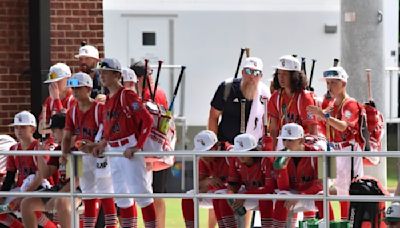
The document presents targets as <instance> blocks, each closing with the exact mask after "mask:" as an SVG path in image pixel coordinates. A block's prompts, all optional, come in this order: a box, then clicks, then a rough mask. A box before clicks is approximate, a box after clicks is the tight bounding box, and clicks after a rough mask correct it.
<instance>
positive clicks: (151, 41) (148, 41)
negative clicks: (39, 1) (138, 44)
mask: <svg viewBox="0 0 400 228" xmlns="http://www.w3.org/2000/svg"><path fill="white" fill-rule="evenodd" d="M142 44H143V46H156V33H155V32H143V33H142Z"/></svg>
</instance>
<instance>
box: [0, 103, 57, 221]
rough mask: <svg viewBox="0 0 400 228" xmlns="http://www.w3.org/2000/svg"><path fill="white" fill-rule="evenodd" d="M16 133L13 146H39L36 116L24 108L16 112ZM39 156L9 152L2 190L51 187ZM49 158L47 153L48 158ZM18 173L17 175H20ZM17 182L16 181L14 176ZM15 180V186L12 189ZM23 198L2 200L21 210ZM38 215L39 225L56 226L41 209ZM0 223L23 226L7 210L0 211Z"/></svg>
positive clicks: (19, 147)
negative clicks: (40, 165)
mask: <svg viewBox="0 0 400 228" xmlns="http://www.w3.org/2000/svg"><path fill="white" fill-rule="evenodd" d="M11 126H14V133H15V135H16V137H17V140H18V143H17V144H16V145H14V146H12V147H11V148H10V150H37V149H38V145H39V142H38V140H36V139H34V138H33V133H34V132H35V130H36V119H35V116H33V115H32V114H31V113H30V112H28V111H22V112H19V113H17V114H16V115H15V117H14V123H13V124H11ZM38 157H39V156H8V157H7V168H6V170H7V174H6V177H5V179H4V182H3V184H2V186H1V191H10V190H11V191H36V190H37V189H40V188H50V183H49V182H48V181H47V180H45V179H43V178H42V176H41V175H40V173H39V172H38V169H37V160H38ZM45 159H46V160H47V159H48V157H46V158H45ZM17 174H18V175H17ZM16 175H17V178H16V180H17V182H16V183H15V176H16ZM14 184H15V186H17V187H16V188H15V189H11V188H12V186H13V185H14ZM22 199H23V198H12V197H9V198H7V199H6V198H1V199H0V204H5V205H8V208H9V211H10V212H11V211H13V210H18V209H19V208H20V203H21V200H22ZM35 216H36V218H37V219H38V220H40V221H41V222H40V223H39V225H41V226H43V227H46V228H52V227H56V225H55V224H54V223H52V222H51V221H50V220H48V219H47V217H46V216H45V215H44V214H43V213H41V212H35ZM0 223H1V224H3V225H6V226H8V227H23V225H22V223H21V222H19V221H18V220H17V219H15V217H13V216H11V215H10V214H8V213H4V212H3V213H2V214H0Z"/></svg>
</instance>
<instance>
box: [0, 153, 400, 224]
mask: <svg viewBox="0 0 400 228" xmlns="http://www.w3.org/2000/svg"><path fill="white" fill-rule="evenodd" d="M0 155H13V156H15V155H17V156H21V155H50V156H60V155H61V152H60V151H52V152H49V151H0ZM72 155H73V156H70V158H69V159H70V162H69V164H70V172H71V173H70V183H71V191H70V192H69V193H67V192H66V193H60V192H0V193H1V196H19V197H26V196H29V197H70V198H71V205H72V208H73V210H72V212H73V213H71V217H72V223H73V224H74V222H75V218H76V213H74V212H75V203H74V202H75V198H77V197H79V198H81V197H94V198H108V197H114V198H192V199H193V202H194V214H195V221H194V223H195V224H194V225H195V227H196V228H197V227H199V221H198V218H199V198H212V199H265V200H272V199H275V200H301V199H304V200H322V201H323V207H324V219H325V221H329V211H328V202H329V201H343V200H344V201H358V202H378V201H400V196H371V195H368V196H362V195H357V196H354V195H352V196H337V195H336V196H335V195H332V196H330V195H329V194H328V191H327V190H328V178H327V157H337V156H340V157H345V156H352V157H363V156H375V157H400V153H399V152H398V151H394V152H369V151H368V152H367V151H363V152H331V151H329V152H304V151H300V152H293V151H291V152H281V151H279V152H277V151H273V152H265V151H249V152H229V151H206V152H199V151H168V152H137V153H136V154H135V156H162V155H174V156H183V157H191V158H192V159H193V190H194V193H193V194H188V193H163V194H157V193H153V194H117V193H109V194H105V193H104V194H103V193H102V194H98V193H78V192H75V187H74V186H73V185H74V183H75V177H74V175H73V172H74V167H73V166H74V163H75V162H74V156H91V155H87V154H85V153H82V152H73V153H72ZM104 155H106V156H122V152H107V153H104ZM280 156H284V157H322V159H323V160H322V166H323V169H322V170H323V175H322V177H323V194H322V195H300V194H299V195H296V194H293V195H277V194H211V193H199V191H198V159H199V157H280ZM325 224H326V227H328V225H329V223H328V222H326V223H325ZM73 227H74V225H73Z"/></svg>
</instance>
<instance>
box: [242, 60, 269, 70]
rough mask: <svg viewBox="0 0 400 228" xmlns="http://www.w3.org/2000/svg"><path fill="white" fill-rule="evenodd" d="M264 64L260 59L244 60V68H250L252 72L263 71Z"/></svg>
mask: <svg viewBox="0 0 400 228" xmlns="http://www.w3.org/2000/svg"><path fill="white" fill-rule="evenodd" d="M263 66H264V65H263V62H262V60H261V59H260V58H257V57H249V58H246V59H245V60H244V65H243V68H249V69H252V70H259V71H263Z"/></svg>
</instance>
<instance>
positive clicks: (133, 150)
mask: <svg viewBox="0 0 400 228" xmlns="http://www.w3.org/2000/svg"><path fill="white" fill-rule="evenodd" d="M138 151H139V149H138V148H136V147H135V146H133V147H129V148H127V149H126V150H125V151H124V157H126V158H128V159H131V158H133V156H134V155H135V153H136V152H138Z"/></svg>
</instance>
